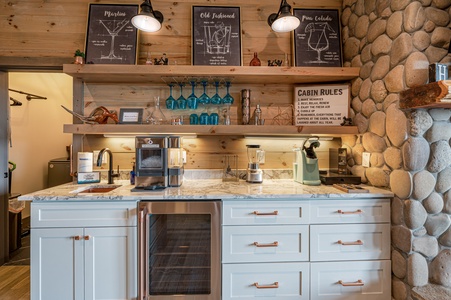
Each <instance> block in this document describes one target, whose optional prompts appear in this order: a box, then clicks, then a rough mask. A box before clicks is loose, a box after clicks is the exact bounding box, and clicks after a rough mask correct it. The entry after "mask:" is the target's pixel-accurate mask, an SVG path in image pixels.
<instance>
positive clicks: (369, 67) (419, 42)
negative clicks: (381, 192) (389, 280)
mask: <svg viewBox="0 0 451 300" xmlns="http://www.w3.org/2000/svg"><path fill="white" fill-rule="evenodd" d="M450 7H451V0H421V1H415V0H391V1H390V0H343V11H342V16H341V21H342V25H343V27H342V32H343V35H342V37H343V55H344V66H355V67H360V68H361V69H360V75H359V77H358V78H357V79H355V80H354V81H353V82H352V88H351V94H352V99H351V114H352V117H353V120H354V123H355V124H356V125H357V126H358V129H359V133H360V134H359V135H358V136H355V137H343V139H342V142H343V147H346V148H347V149H348V166H349V169H350V170H351V172H352V173H353V174H356V175H359V176H361V177H362V181H363V182H365V183H368V184H371V185H374V186H378V187H388V188H390V189H391V190H392V191H393V193H394V194H395V197H394V199H393V202H392V272H393V297H394V298H395V299H396V300H401V299H410V291H411V289H412V288H413V287H415V286H423V285H426V284H428V283H434V284H439V285H442V286H446V287H451V227H450V225H451V147H450V139H451V123H450V117H451V110H450V109H442V108H434V109H428V110H426V109H417V110H411V111H402V110H400V109H399V93H400V92H401V91H403V90H405V89H409V88H411V87H415V86H419V85H423V84H426V83H428V66H429V64H430V63H435V62H442V63H447V62H449V61H450V59H449V57H448V47H449V41H450V39H451V30H450V29H449V28H448V26H449V23H450ZM363 152H370V153H371V158H370V167H369V168H364V167H363V166H362V153H363Z"/></svg>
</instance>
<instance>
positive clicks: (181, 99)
mask: <svg viewBox="0 0 451 300" xmlns="http://www.w3.org/2000/svg"><path fill="white" fill-rule="evenodd" d="M179 86H180V96H179V97H178V98H177V107H178V108H179V109H186V98H185V97H183V87H184V86H185V84H184V83H183V82H180V83H179Z"/></svg>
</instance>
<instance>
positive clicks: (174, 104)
mask: <svg viewBox="0 0 451 300" xmlns="http://www.w3.org/2000/svg"><path fill="white" fill-rule="evenodd" d="M168 85H169V97H168V98H167V99H166V102H165V103H166V108H167V109H176V108H177V102H176V101H175V99H174V97H172V88H173V87H174V84H173V83H170V84H168Z"/></svg>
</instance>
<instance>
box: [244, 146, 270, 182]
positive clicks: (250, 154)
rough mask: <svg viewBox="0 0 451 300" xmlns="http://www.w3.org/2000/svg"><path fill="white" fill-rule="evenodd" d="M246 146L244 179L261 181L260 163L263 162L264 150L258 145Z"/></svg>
mask: <svg viewBox="0 0 451 300" xmlns="http://www.w3.org/2000/svg"><path fill="white" fill-rule="evenodd" d="M246 147H247V159H248V166H247V176H246V181H247V182H251V183H261V182H263V171H262V169H260V164H264V163H265V150H263V149H261V148H260V145H246Z"/></svg>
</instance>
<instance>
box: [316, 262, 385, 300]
mask: <svg viewBox="0 0 451 300" xmlns="http://www.w3.org/2000/svg"><path fill="white" fill-rule="evenodd" d="M310 274H311V279H310V283H311V288H310V299H311V300H337V299H346V300H382V299H384V300H388V299H390V295H391V266H390V261H389V260H380V261H346V262H321V263H311V264H310Z"/></svg>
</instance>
